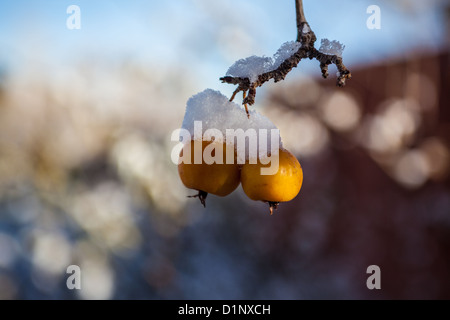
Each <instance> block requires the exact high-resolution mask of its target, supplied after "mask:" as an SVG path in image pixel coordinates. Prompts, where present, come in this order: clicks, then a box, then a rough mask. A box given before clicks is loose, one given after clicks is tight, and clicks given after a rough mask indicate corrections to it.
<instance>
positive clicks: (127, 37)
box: [0, 0, 445, 81]
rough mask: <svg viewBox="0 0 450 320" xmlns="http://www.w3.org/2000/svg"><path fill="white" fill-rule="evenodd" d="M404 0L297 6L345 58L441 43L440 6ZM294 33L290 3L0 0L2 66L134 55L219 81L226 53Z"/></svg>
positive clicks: (258, 47)
mask: <svg viewBox="0 0 450 320" xmlns="http://www.w3.org/2000/svg"><path fill="white" fill-rule="evenodd" d="M404 2H406V3H410V6H409V7H407V8H406V9H404V8H401V7H398V6H396V5H394V4H393V3H395V1H365V0H358V1H356V0H353V1H350V0H348V1H335V0H323V1H317V0H314V1H313V0H305V1H304V5H305V12H306V16H307V18H308V21H309V23H310V25H311V26H312V28H313V30H314V31H315V33H316V35H317V37H318V39H319V41H320V39H321V38H328V39H330V40H333V39H336V40H339V41H340V42H342V43H344V44H345V46H346V48H345V50H344V61H345V62H346V64H348V65H350V66H351V65H356V64H361V63H364V62H367V61H369V62H373V61H377V60H380V59H385V58H389V57H398V56H402V55H407V54H409V53H410V52H411V51H412V50H414V49H417V48H422V49H424V48H425V49H426V50H435V49H436V48H438V47H440V46H442V43H443V39H444V27H443V26H444V25H445V23H444V21H443V16H441V14H440V10H439V7H438V6H434V7H433V6H427V5H424V4H423V3H422V4H421V2H423V1H419V0H417V1H415V0H410V1H404ZM434 2H436V3H437V2H439V1H437V0H435V1H434ZM430 3H431V2H430ZM71 4H76V5H78V6H79V7H80V9H81V29H80V30H68V29H67V28H66V19H67V18H68V16H69V15H68V14H67V13H66V9H67V7H68V6H69V5H71ZM371 4H376V5H378V6H379V7H380V9H381V29H380V30H369V29H368V28H367V27H366V20H367V18H368V17H369V14H367V13H366V9H367V7H368V6H369V5H371ZM418 8H419V9H420V10H419V9H418ZM295 36H296V30H295V11H294V1H273V0H270V1H269V0H246V1H243V0H215V1H208V0H172V1H144V0H134V1H126V0H84V1H75V0H73V1H61V0H46V1H30V0H29V1H25V0H16V1H8V2H6V1H2V2H1V4H0V47H1V48H2V50H1V51H0V64H3V65H6V66H7V67H9V68H13V69H14V68H17V67H19V66H21V65H23V64H24V63H23V61H30V60H31V61H38V62H44V63H46V64H47V65H49V66H55V68H57V66H58V65H60V64H64V65H67V64H71V63H74V62H76V61H77V60H82V59H86V58H89V59H90V58H95V59H101V60H104V61H116V60H121V59H133V60H136V61H139V62H141V63H143V64H146V65H149V66H155V65H156V66H159V67H164V66H168V65H177V64H181V65H184V66H185V67H186V68H188V69H189V68H191V67H192V68H194V67H195V69H196V70H197V71H198V72H199V73H201V74H202V76H206V78H208V77H211V79H215V81H217V77H218V76H221V75H223V74H225V72H226V70H227V68H228V66H230V65H231V64H232V63H233V61H235V60H237V59H240V58H244V57H246V56H249V55H253V54H256V55H267V56H271V55H272V54H273V53H274V52H275V51H276V50H277V48H278V47H279V46H280V45H281V44H282V43H284V42H285V41H289V40H294V39H295ZM319 43H320V42H319ZM302 67H303V70H305V72H311V71H312V70H315V71H316V68H317V66H316V64H314V63H309V62H305V63H303V62H302ZM50 69H51V68H50Z"/></svg>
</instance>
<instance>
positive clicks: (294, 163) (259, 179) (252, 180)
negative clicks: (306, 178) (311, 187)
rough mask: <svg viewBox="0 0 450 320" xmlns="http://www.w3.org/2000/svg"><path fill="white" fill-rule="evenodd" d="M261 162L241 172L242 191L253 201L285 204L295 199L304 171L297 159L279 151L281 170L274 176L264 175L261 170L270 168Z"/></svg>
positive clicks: (283, 150) (283, 151)
mask: <svg viewBox="0 0 450 320" xmlns="http://www.w3.org/2000/svg"><path fill="white" fill-rule="evenodd" d="M269 166H270V164H267V165H263V164H261V163H260V162H259V161H258V163H256V164H250V163H246V164H244V165H243V167H242V170H241V183H242V189H244V192H245V194H246V195H247V196H248V197H249V198H250V199H252V200H262V201H268V202H274V203H276V202H285V201H290V200H292V199H294V198H295V197H296V196H297V194H298V193H299V192H300V189H301V187H302V183H303V170H302V167H301V166H300V163H299V162H298V160H297V158H296V157H295V156H294V155H293V154H292V153H290V152H289V151H288V150H286V149H280V150H279V168H278V171H277V172H276V173H275V174H274V175H262V174H261V168H263V167H269Z"/></svg>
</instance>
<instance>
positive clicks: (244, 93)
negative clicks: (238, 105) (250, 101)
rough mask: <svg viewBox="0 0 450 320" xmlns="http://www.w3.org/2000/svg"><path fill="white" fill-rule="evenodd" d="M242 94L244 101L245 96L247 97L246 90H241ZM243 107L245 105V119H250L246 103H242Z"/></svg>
mask: <svg viewBox="0 0 450 320" xmlns="http://www.w3.org/2000/svg"><path fill="white" fill-rule="evenodd" d="M242 95H243V97H244V98H243V100H244V101H245V98H246V97H247V91H242ZM244 107H245V112H247V119H250V113H248V107H247V104H246V103H244Z"/></svg>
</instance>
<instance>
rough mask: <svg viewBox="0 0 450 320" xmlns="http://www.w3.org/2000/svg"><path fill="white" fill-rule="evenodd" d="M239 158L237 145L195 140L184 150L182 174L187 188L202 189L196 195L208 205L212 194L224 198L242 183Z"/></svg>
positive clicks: (181, 163) (179, 172)
mask: <svg viewBox="0 0 450 320" xmlns="http://www.w3.org/2000/svg"><path fill="white" fill-rule="evenodd" d="M235 157H236V155H235V152H234V148H233V147H231V146H228V145H227V144H225V143H222V142H215V141H197V140H191V141H190V143H187V144H185V145H184V146H183V149H182V150H181V152H180V158H181V160H182V161H181V162H180V163H179V164H178V174H179V176H180V178H181V181H182V182H183V184H184V185H185V186H186V187H187V188H189V189H195V190H197V191H198V194H197V195H195V196H193V197H198V198H199V199H200V202H201V203H202V204H203V206H205V199H206V196H207V195H208V193H211V194H214V195H216V196H221V197H223V196H226V195H228V194H230V193H231V192H233V191H234V190H235V189H236V188H237V187H238V186H239V183H240V168H239V166H238V164H237V163H236V161H235ZM227 160H228V161H227Z"/></svg>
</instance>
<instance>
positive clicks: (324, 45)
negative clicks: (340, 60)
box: [319, 39, 345, 57]
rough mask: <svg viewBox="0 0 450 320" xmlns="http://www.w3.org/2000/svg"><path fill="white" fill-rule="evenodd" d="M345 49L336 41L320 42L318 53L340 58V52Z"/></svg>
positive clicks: (325, 40)
mask: <svg viewBox="0 0 450 320" xmlns="http://www.w3.org/2000/svg"><path fill="white" fill-rule="evenodd" d="M344 49H345V45H343V44H342V43H340V42H339V41H337V40H333V41H330V40H328V39H322V40H320V48H319V51H320V52H323V53H325V54H333V55H337V56H338V57H342V52H343V51H344Z"/></svg>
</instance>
